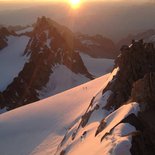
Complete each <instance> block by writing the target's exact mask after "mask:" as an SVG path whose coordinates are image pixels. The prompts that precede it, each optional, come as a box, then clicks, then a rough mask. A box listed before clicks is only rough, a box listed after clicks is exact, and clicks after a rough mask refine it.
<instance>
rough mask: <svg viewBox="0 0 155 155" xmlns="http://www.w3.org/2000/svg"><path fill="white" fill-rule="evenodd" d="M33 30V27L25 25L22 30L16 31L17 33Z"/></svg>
mask: <svg viewBox="0 0 155 155" xmlns="http://www.w3.org/2000/svg"><path fill="white" fill-rule="evenodd" d="M32 31H33V27H27V28H25V29H23V30H20V31H16V33H17V34H23V33H26V32H32Z"/></svg>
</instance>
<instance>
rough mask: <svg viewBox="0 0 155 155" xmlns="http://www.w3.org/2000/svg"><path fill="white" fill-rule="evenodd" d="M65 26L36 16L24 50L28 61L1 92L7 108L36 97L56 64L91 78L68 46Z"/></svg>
mask: <svg viewBox="0 0 155 155" xmlns="http://www.w3.org/2000/svg"><path fill="white" fill-rule="evenodd" d="M66 29H67V28H64V27H63V26H61V25H58V24H57V23H55V22H54V21H51V20H50V19H47V18H45V17H42V18H39V19H38V21H37V23H36V25H35V29H34V31H33V34H32V37H31V39H30V41H29V43H28V45H27V47H26V50H25V52H24V55H27V56H28V57H29V62H27V63H26V64H25V66H24V68H23V70H22V71H21V72H20V73H19V75H18V77H16V78H15V79H14V81H13V82H12V83H11V84H10V85H9V86H8V87H7V89H6V90H5V91H4V92H3V93H2V94H3V97H4V99H5V101H3V102H4V103H5V105H6V106H7V107H9V109H14V108H16V107H19V106H22V105H25V104H29V103H31V102H34V101H37V100H39V98H38V95H39V94H38V91H39V90H41V89H42V88H43V86H45V85H46V83H47V82H48V81H49V77H50V74H51V73H52V72H53V70H52V69H53V67H54V66H55V65H56V64H62V65H65V66H66V67H68V68H69V69H70V70H71V71H72V72H74V73H80V74H82V75H85V76H86V77H88V78H90V79H93V77H92V75H91V74H89V72H88V71H87V69H86V67H85V66H84V64H83V61H82V59H81V57H80V55H79V53H78V52H76V51H74V49H73V48H72V46H69V40H71V38H72V36H71V32H70V31H69V30H68V29H67V30H66ZM67 32H68V33H69V34H68V33H67ZM62 78H63V77H62Z"/></svg>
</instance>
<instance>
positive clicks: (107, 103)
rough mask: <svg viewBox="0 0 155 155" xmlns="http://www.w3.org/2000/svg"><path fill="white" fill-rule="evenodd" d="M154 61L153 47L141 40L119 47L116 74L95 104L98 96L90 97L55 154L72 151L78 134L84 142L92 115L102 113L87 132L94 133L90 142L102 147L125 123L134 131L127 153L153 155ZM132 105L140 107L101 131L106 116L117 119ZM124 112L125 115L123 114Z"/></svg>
mask: <svg viewBox="0 0 155 155" xmlns="http://www.w3.org/2000/svg"><path fill="white" fill-rule="evenodd" d="M154 60H155V48H154V46H153V44H152V43H144V42H143V40H139V41H134V40H133V41H132V44H131V45H130V46H126V45H125V46H123V47H122V48H121V55H119V57H118V58H117V59H116V63H115V67H116V68H117V72H116V74H114V77H113V78H112V80H111V81H110V82H109V83H108V84H107V86H106V87H105V88H104V89H103V91H102V97H101V99H100V100H99V101H98V95H97V96H95V97H93V98H92V100H91V102H90V105H89V107H88V109H87V110H86V112H85V114H84V115H83V116H82V117H81V119H80V120H79V121H78V122H77V125H74V126H73V127H72V128H70V129H69V130H68V134H67V135H66V136H65V137H64V139H63V141H62V143H61V145H60V147H58V151H57V154H61V153H62V154H67V153H68V152H69V151H70V150H72V145H73V146H74V145H75V144H74V143H75V142H77V141H79V140H78V137H79V135H80V134H81V133H86V134H85V135H81V138H82V139H83V140H84V139H85V138H83V137H87V134H88V133H89V132H90V127H89V125H90V122H91V121H93V122H94V123H95V121H94V120H96V118H94V117H95V115H97V114H98V115H99V116H100V115H101V114H102V115H103V116H104V117H103V116H102V117H99V118H97V120H96V121H100V123H99V125H98V127H97V126H96V128H95V129H94V127H93V129H91V130H94V132H95V133H94V135H93V136H94V139H97V138H99V139H100V141H101V143H100V145H104V143H105V142H106V139H108V138H109V136H112V135H113V134H114V131H115V128H117V127H118V126H120V125H121V124H122V123H123V124H127V123H128V124H130V125H132V126H133V127H135V129H136V131H134V132H131V133H129V135H130V136H131V137H132V145H131V147H130V148H129V149H130V153H131V154H133V155H154V154H155V141H154V139H155V137H154V135H155V133H154V131H155V124H154V119H153V118H154V116H155V106H154V102H155V95H154V94H155V89H154V88H155V83H154V81H155V61H154ZM115 70H116V69H115ZM134 102H137V103H136V106H139V108H140V109H139V110H138V113H137V112H136V113H135V112H134V111H132V112H131V113H128V114H126V115H125V116H124V117H122V118H121V119H120V120H119V121H118V123H114V125H113V126H111V127H110V129H109V131H108V132H106V131H105V130H106V129H107V128H108V124H109V123H108V121H107V120H108V118H109V117H110V115H109V113H111V112H112V114H111V115H113V114H114V115H115V117H114V118H113V119H117V118H116V117H117V115H116V114H115V113H118V111H120V109H123V108H124V107H125V106H130V105H131V106H132V107H133V108H134V109H136V107H135V104H133V103H134ZM124 112H125V113H126V111H124ZM105 113H107V114H108V115H107V114H105ZM110 120H111V119H110ZM88 129H89V130H88ZM84 131H85V132H84ZM126 136H128V135H126ZM69 137H70V138H69ZM84 141H85V140H84ZM102 141H104V142H102ZM78 145H81V148H82V147H83V146H82V143H81V144H78ZM88 145H89V144H88ZM98 145H99V144H98ZM118 146H119V145H118ZM74 148H75V146H74V147H73V149H74ZM78 148H79V146H78ZM103 149H104V148H103ZM103 153H104V152H103Z"/></svg>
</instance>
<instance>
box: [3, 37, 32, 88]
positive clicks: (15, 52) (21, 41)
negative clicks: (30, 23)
mask: <svg viewBox="0 0 155 155" xmlns="http://www.w3.org/2000/svg"><path fill="white" fill-rule="evenodd" d="M7 39H8V46H7V47H5V48H4V49H2V50H1V51H0V83H1V84H0V91H3V90H5V89H6V87H7V86H8V85H9V84H10V83H11V82H12V81H13V79H14V78H15V77H17V76H18V73H19V72H20V71H21V70H22V69H23V67H24V64H25V62H26V61H27V60H28V57H26V56H23V53H24V50H25V48H26V46H27V44H28V41H29V37H27V36H21V37H16V36H9V37H8V38H7Z"/></svg>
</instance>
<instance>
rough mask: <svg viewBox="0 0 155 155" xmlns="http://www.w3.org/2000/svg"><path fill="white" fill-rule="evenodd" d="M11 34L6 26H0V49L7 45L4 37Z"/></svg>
mask: <svg viewBox="0 0 155 155" xmlns="http://www.w3.org/2000/svg"><path fill="white" fill-rule="evenodd" d="M11 34H12V33H11V32H10V31H8V29H7V28H5V27H2V28H0V50H1V49H3V48H4V47H6V46H7V45H8V44H7V38H6V37H7V36H9V35H11Z"/></svg>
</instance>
